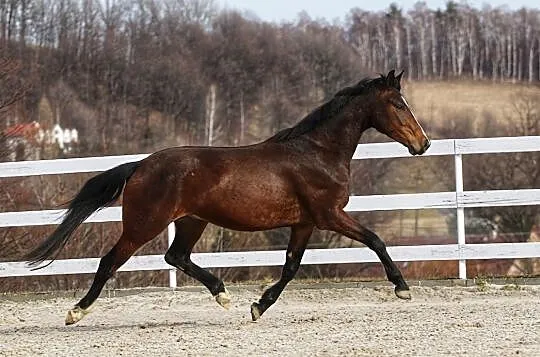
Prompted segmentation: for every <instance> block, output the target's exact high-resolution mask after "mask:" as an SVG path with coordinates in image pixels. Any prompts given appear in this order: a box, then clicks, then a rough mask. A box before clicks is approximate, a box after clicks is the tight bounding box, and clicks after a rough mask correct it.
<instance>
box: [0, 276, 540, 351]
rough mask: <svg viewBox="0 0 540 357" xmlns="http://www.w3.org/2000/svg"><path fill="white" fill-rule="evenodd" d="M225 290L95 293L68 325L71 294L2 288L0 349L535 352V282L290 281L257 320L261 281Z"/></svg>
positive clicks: (538, 296) (538, 330) (538, 300)
mask: <svg viewBox="0 0 540 357" xmlns="http://www.w3.org/2000/svg"><path fill="white" fill-rule="evenodd" d="M326 286H328V285H326ZM330 286H331V285H330ZM230 290H231V293H232V294H233V307H232V308H231V310H229V311H225V310H223V309H222V308H221V307H220V306H219V305H217V304H216V303H215V302H214V300H213V298H212V297H211V296H210V294H209V293H207V292H205V291H202V290H201V291H185V290H183V291H175V292H172V291H160V292H155V291H154V292H140V293H137V294H134V295H128V296H116V297H107V298H100V299H99V300H98V302H97V303H96V304H95V305H94V307H93V313H91V314H89V315H88V316H86V317H85V318H84V319H83V320H82V321H81V322H79V323H78V324H77V325H74V326H64V317H65V313H66V311H67V310H68V309H69V308H70V307H71V306H72V305H73V304H74V303H75V302H76V301H77V300H78V299H75V298H48V299H28V298H21V299H13V297H11V298H10V297H7V298H6V297H0V299H1V300H0V356H160V357H161V356H313V355H315V356H337V355H340V356H343V355H348V356H371V357H373V356H400V357H403V356H442V355H445V356H464V355H470V356H511V355H513V356H516V355H519V356H540V287H538V286H523V287H516V286H513V285H511V286H489V287H483V288H482V289H479V288H478V287H469V288H466V287H413V288H412V290H413V291H412V292H413V300H412V301H402V300H399V299H397V298H395V297H394V295H393V292H392V289H391V287H389V286H381V287H375V288H373V287H369V288H368V287H356V288H355V287H353V288H341V287H331V288H320V289H301V288H293V287H291V288H289V289H287V290H285V292H284V294H283V295H282V296H281V299H280V300H279V301H278V303H277V304H276V305H274V306H273V307H272V308H270V310H268V311H267V312H266V314H265V315H264V316H263V317H262V318H261V319H260V320H259V321H257V322H255V323H254V322H251V319H250V313H249V306H250V304H251V302H252V301H254V300H256V299H257V298H258V297H259V295H260V290H259V288H258V287H247V288H246V287H236V288H232V289H230Z"/></svg>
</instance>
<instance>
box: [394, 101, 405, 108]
mask: <svg viewBox="0 0 540 357" xmlns="http://www.w3.org/2000/svg"><path fill="white" fill-rule="evenodd" d="M392 104H393V105H394V107H396V108H397V109H399V110H403V109H405V104H403V103H401V102H398V101H393V102H392Z"/></svg>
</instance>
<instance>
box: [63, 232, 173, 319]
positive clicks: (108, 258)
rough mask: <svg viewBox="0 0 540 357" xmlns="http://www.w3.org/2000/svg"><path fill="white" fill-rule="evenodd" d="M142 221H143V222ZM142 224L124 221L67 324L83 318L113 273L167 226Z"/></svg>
mask: <svg viewBox="0 0 540 357" xmlns="http://www.w3.org/2000/svg"><path fill="white" fill-rule="evenodd" d="M141 223H142V222H141ZM141 227H144V226H143V225H142V224H140V225H130V224H126V222H125V221H124V231H123V233H122V235H121V236H120V239H119V240H118V242H117V243H116V245H115V246H114V247H113V248H112V249H111V250H110V251H109V253H107V254H106V255H105V256H104V257H103V258H101V260H100V262H99V267H98V270H97V272H96V275H95V276H94V282H93V283H92V286H91V287H90V290H88V293H87V294H86V295H85V296H84V297H83V298H82V299H81V300H80V301H79V302H78V303H77V304H76V305H75V307H73V309H71V310H69V311H68V313H67V316H66V325H71V324H74V323H76V322H78V321H79V320H81V319H82V318H83V317H84V316H85V315H86V314H87V313H88V308H89V307H90V305H92V304H93V303H94V301H96V299H97V298H98V296H99V294H100V293H101V290H102V289H103V286H104V285H105V283H106V282H107V280H109V279H110V278H111V277H112V276H113V274H114V273H115V272H116V271H117V270H118V268H120V267H121V266H122V265H123V264H124V263H125V262H126V261H127V260H128V259H129V258H130V257H131V256H132V255H133V254H134V253H135V252H136V251H137V250H138V249H139V248H140V247H142V246H143V245H144V244H145V243H147V242H149V241H150V240H152V239H153V238H155V237H156V236H157V234H158V233H159V232H161V231H162V230H163V229H165V227H167V222H166V221H164V222H162V224H161V225H159V227H158V226H157V225H154V226H153V229H152V230H148V229H146V230H143V229H140V228H141Z"/></svg>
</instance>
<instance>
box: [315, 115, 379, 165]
mask: <svg viewBox="0 0 540 357" xmlns="http://www.w3.org/2000/svg"><path fill="white" fill-rule="evenodd" d="M368 127H369V125H368V121H367V115H363V113H356V114H353V113H351V112H350V111H346V112H343V113H340V114H338V115H336V116H335V117H334V118H332V119H329V120H327V121H325V122H324V123H321V124H320V125H319V126H318V127H317V128H316V129H314V130H312V131H311V132H309V133H306V134H305V136H306V138H308V139H311V140H312V141H313V142H315V143H317V145H318V146H319V147H320V148H322V149H323V150H326V151H327V152H329V153H331V154H333V156H334V157H335V158H336V160H339V161H340V162H341V161H343V162H347V163H348V162H349V161H351V159H352V156H353V154H354V151H355V150H356V146H357V145H358V142H359V141H360V137H361V136H362V133H363V132H364V131H365V130H366V129H367V128H368Z"/></svg>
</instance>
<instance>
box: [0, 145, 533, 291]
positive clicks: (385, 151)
mask: <svg viewBox="0 0 540 357" xmlns="http://www.w3.org/2000/svg"><path fill="white" fill-rule="evenodd" d="M534 151H536V152H537V151H540V136H524V137H504V138H481V139H448V140H434V141H433V142H432V145H431V148H430V149H429V150H428V152H427V153H425V154H424V156H440V155H452V156H454V162H455V179H456V189H455V191H453V192H431V193H413V194H393V195H371V196H350V199H349V203H348V204H347V206H346V207H345V210H347V211H378V210H408V209H433V208H449V209H455V210H456V211H457V227H456V228H457V233H458V241H457V244H445V245H420V246H396V247H388V251H389V253H390V255H391V256H392V257H393V259H394V260H395V261H425V260H458V261H459V278H461V279H465V278H466V277H467V271H466V265H465V262H466V261H467V260H469V259H516V258H535V257H536V258H538V257H540V243H539V242H528V243H491V244H466V242H465V220H464V209H465V208H472V207H492V206H520V205H538V204H540V189H522V190H493V191H464V190H463V165H462V157H463V155H468V154H486V153H492V154H496V153H510V152H534ZM146 156H147V155H123V156H106V157H90V158H78V159H59V160H43V161H22V162H9V163H0V178H3V177H4V178H5V177H17V176H32V175H51V174H66V173H78V172H95V171H104V170H107V169H109V168H112V167H114V166H116V165H119V164H122V163H125V162H129V161H135V160H141V159H142V158H144V157H146ZM401 157H410V155H409V153H408V152H407V150H406V148H404V147H403V146H402V145H400V144H397V143H381V144H361V145H358V147H357V149H356V152H355V153H354V157H353V159H382V158H401ZM419 159H420V158H415V160H419ZM411 160H412V159H411ZM441 174H445V173H441ZM63 212H64V210H41V211H25V212H5V213H0V227H17V226H39V225H48V224H58V223H59V218H60V217H61V214H62V213H63ZM121 219H122V212H121V208H120V207H110V208H105V209H103V210H101V211H99V212H97V213H95V214H94V215H92V216H91V217H90V218H89V219H88V220H87V221H86V222H87V223H91V222H117V221H121ZM167 232H168V240H169V244H170V243H171V242H172V239H173V238H174V225H173V224H171V225H170V226H169V227H168V230H167ZM192 257H193V261H194V262H196V263H198V264H200V265H201V266H203V267H207V268H212V267H246V266H274V265H283V264H284V262H285V251H282V250H279V251H250V252H221V253H194V254H193V256H192ZM377 261H378V258H377V256H376V255H375V254H374V253H373V252H371V251H370V250H368V249H367V248H338V249H308V250H307V251H306V253H305V255H304V258H303V259H302V264H334V263H364V262H377ZM98 264H99V258H85V259H62V260H57V261H55V262H54V263H52V264H51V265H49V266H48V267H46V268H44V269H41V270H36V271H31V270H30V269H29V268H28V267H27V266H26V264H25V262H4V263H0V277H14V276H36V275H54V274H80V273H94V272H95V271H96V269H97V266H98ZM170 269H171V267H170V266H169V265H167V264H166V263H165V261H164V260H163V255H146V256H134V257H132V258H131V259H129V260H128V261H127V262H126V264H125V265H123V266H122V267H121V268H120V271H142V270H169V272H170V273H169V278H170V286H171V287H175V286H176V271H175V270H170Z"/></svg>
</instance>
